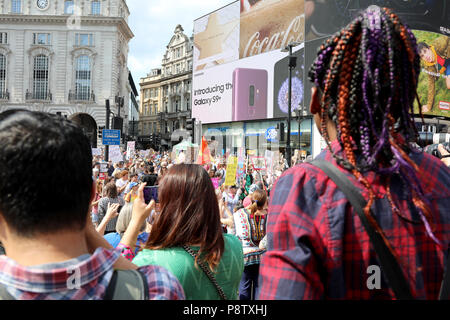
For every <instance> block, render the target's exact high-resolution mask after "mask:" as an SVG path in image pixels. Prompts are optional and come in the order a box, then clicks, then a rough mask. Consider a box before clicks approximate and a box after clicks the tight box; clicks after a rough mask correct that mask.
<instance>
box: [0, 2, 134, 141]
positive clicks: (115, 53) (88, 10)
mask: <svg viewBox="0 0 450 320" xmlns="http://www.w3.org/2000/svg"><path fill="white" fill-rule="evenodd" d="M129 15H130V12H129V10H128V7H127V4H126V2H125V1H124V0H101V1H98V0H0V112H2V111H6V110H9V109H17V108H26V109H31V110H37V111H44V112H50V113H54V114H61V115H62V116H66V117H68V118H69V119H71V120H74V121H75V122H78V123H79V124H81V125H82V126H83V127H84V129H85V132H86V133H87V135H88V136H89V137H90V138H91V141H92V144H93V146H95V145H97V144H98V143H99V142H100V141H99V137H98V130H99V128H100V127H103V126H105V122H106V111H105V100H106V99H109V100H110V103H111V111H112V112H113V113H114V114H115V115H119V114H120V116H121V117H122V118H124V121H123V123H124V127H123V133H126V130H127V126H128V116H127V114H128V107H129V103H130V99H128V97H129V96H130V93H131V91H132V89H131V86H130V83H129V81H128V79H129V70H128V67H127V63H128V50H129V46H128V44H129V41H130V40H131V39H132V38H133V37H134V35H133V33H132V31H131V30H130V28H129V26H128V16H129ZM118 97H124V99H116V98H118ZM121 100H123V101H124V104H123V106H122V107H123V108H120V109H121V110H119V106H118V103H116V101H117V102H119V101H121Z"/></svg>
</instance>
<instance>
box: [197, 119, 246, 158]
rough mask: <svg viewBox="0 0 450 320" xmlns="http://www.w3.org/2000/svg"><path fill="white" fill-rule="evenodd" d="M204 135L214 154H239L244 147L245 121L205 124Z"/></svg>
mask: <svg viewBox="0 0 450 320" xmlns="http://www.w3.org/2000/svg"><path fill="white" fill-rule="evenodd" d="M203 136H204V137H205V138H206V140H207V141H208V144H209V146H210V149H211V153H212V154H215V155H220V156H223V155H224V154H226V153H228V154H237V152H238V149H239V148H240V147H244V123H243V122H234V123H219V124H209V125H203Z"/></svg>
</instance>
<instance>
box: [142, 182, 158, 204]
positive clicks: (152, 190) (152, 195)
mask: <svg viewBox="0 0 450 320" xmlns="http://www.w3.org/2000/svg"><path fill="white" fill-rule="evenodd" d="M144 200H145V203H146V204H149V203H150V201H152V200H154V201H155V202H156V203H159V199H158V186H153V187H144Z"/></svg>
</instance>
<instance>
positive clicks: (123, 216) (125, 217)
mask: <svg viewBox="0 0 450 320" xmlns="http://www.w3.org/2000/svg"><path fill="white" fill-rule="evenodd" d="M132 215H133V204H132V203H126V204H125V205H124V206H123V207H122V210H120V213H119V217H118V218H117V224H116V231H117V233H118V234H120V237H123V235H124V233H125V231H127V229H128V226H129V224H130V221H131V217H132ZM145 227H146V223H145V222H144V224H143V225H142V226H141V229H140V230H139V231H140V232H143V231H144V230H145Z"/></svg>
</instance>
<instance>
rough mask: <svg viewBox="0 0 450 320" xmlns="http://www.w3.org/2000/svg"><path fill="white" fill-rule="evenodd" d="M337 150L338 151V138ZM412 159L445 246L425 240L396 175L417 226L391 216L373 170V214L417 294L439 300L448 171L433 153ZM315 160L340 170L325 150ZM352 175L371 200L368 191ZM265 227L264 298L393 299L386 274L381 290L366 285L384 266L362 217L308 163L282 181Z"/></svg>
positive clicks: (447, 232)
mask: <svg viewBox="0 0 450 320" xmlns="http://www.w3.org/2000/svg"><path fill="white" fill-rule="evenodd" d="M332 148H333V150H336V151H339V150H340V147H339V144H338V143H337V141H335V142H334V143H333V144H332ZM410 157H411V159H413V161H414V162H416V163H417V164H418V166H419V167H420V169H421V171H422V172H423V173H424V174H423V176H422V177H421V178H420V180H421V182H422V186H423V187H424V188H425V191H426V196H427V197H428V199H429V200H430V201H431V204H432V211H433V218H434V219H435V222H436V223H435V227H436V230H435V235H436V237H437V238H438V239H439V240H441V241H442V242H443V243H444V248H445V249H441V248H440V247H438V246H437V245H436V244H435V242H433V240H432V239H431V238H430V237H429V236H428V235H427V233H426V231H425V227H424V225H423V224H422V223H420V221H421V220H420V217H419V214H418V212H417V210H416V209H415V207H414V205H413V204H412V202H411V200H409V196H408V194H407V192H405V191H406V190H408V188H406V187H405V185H404V183H403V182H402V179H401V178H400V177H399V176H395V177H393V178H392V181H391V192H392V193H393V198H394V201H395V202H396V203H397V205H398V208H399V209H400V212H401V214H402V215H403V216H404V217H407V218H408V219H410V220H413V221H417V222H419V223H415V224H414V223H410V222H406V221H405V220H404V219H402V218H401V217H399V216H398V215H397V214H395V213H393V212H392V210H391V207H390V204H389V203H388V201H387V200H386V188H385V187H384V186H383V183H382V181H381V178H380V177H379V176H375V174H374V173H373V172H371V173H368V174H366V175H365V176H366V178H367V179H368V180H369V182H370V183H371V184H372V186H373V188H374V191H375V194H376V200H375V203H374V205H373V206H372V212H373V215H374V217H375V219H376V220H377V222H378V224H379V225H380V227H381V228H382V229H383V231H384V233H385V235H386V237H387V238H388V240H389V242H390V244H391V245H392V247H393V248H394V250H395V252H396V254H397V256H398V257H399V264H400V266H401V267H402V269H403V272H404V274H405V276H406V278H407V279H408V281H409V284H410V287H411V292H412V294H413V297H414V298H416V299H437V297H438V295H439V289H440V287H441V282H442V278H443V273H444V265H445V263H444V259H445V261H447V254H448V250H447V248H448V247H449V243H450V209H449V208H450V169H449V168H448V167H446V166H445V165H444V163H443V162H442V161H440V160H439V159H437V158H435V157H433V156H430V155H428V154H423V153H413V154H411V155H410ZM318 159H325V160H328V161H332V162H333V163H334V164H335V165H336V162H335V160H334V159H333V158H332V155H331V153H330V152H329V151H328V150H325V151H323V152H322V153H321V154H320V155H319V157H318ZM341 170H342V171H343V172H346V171H345V170H344V169H342V168H341ZM347 175H348V176H349V177H350V178H351V179H352V180H353V182H354V184H355V185H356V186H358V187H359V189H360V190H361V192H362V195H363V196H364V197H365V199H366V200H367V199H368V192H366V191H365V189H364V188H363V186H362V185H361V184H360V183H359V182H358V181H357V180H356V178H354V177H353V176H352V175H351V174H349V173H348V172H347ZM267 228H268V232H267V235H268V238H267V240H268V242H267V252H266V253H265V254H264V255H263V257H262V261H261V267H260V278H259V290H258V298H259V299H261V300H272V299H276V300H292V299H304V300H315V299H364V300H365V299H394V297H395V296H394V293H393V291H392V290H391V289H390V288H389V286H388V285H387V281H386V279H385V277H384V275H383V272H382V270H381V289H379V290H378V289H373V290H370V289H369V288H368V285H367V282H368V280H369V277H371V276H372V275H373V274H374V273H373V271H370V273H369V272H368V270H370V269H368V268H369V266H380V263H379V262H378V259H377V256H376V253H375V251H374V249H373V247H372V245H371V244H370V242H369V237H368V235H367V233H366V231H365V229H364V227H363V226H362V224H361V221H360V219H359V217H358V216H357V213H356V212H354V210H353V208H352V206H351V205H350V203H349V202H348V200H347V199H346V198H345V196H344V194H343V193H342V191H340V190H339V189H338V188H337V186H336V185H335V183H334V182H333V181H331V180H330V179H329V178H328V176H326V175H325V173H323V172H322V171H321V170H320V169H318V168H316V167H314V166H312V165H311V164H307V163H305V164H301V165H299V166H296V167H294V168H292V169H290V170H288V171H286V172H285V173H284V174H283V175H282V176H281V177H280V178H279V179H278V181H277V183H276V184H275V186H274V189H273V191H272V197H271V201H270V206H269V218H268V226H267ZM369 282H370V283H372V282H371V281H369Z"/></svg>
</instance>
